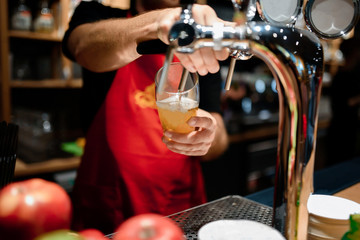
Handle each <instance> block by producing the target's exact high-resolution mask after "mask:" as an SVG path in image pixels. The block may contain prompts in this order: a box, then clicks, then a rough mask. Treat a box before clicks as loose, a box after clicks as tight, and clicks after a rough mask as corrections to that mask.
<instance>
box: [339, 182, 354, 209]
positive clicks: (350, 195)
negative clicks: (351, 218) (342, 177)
mask: <svg viewBox="0 0 360 240" xmlns="http://www.w3.org/2000/svg"><path fill="white" fill-rule="evenodd" d="M334 196H337V197H342V198H346V199H349V200H352V201H354V202H357V203H359V204H360V182H359V183H357V184H354V185H352V186H351V187H348V188H345V189H344V190H342V191H340V192H337V193H335V194H334Z"/></svg>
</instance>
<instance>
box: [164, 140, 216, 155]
mask: <svg viewBox="0 0 360 240" xmlns="http://www.w3.org/2000/svg"><path fill="white" fill-rule="evenodd" d="M162 140H163V142H164V143H165V144H166V146H167V148H168V149H169V150H171V151H173V152H176V153H180V154H184V155H190V156H200V155H204V154H206V153H207V152H208V150H209V148H210V146H211V143H198V144H184V143H178V142H176V141H173V140H168V139H167V138H166V137H163V139H162Z"/></svg>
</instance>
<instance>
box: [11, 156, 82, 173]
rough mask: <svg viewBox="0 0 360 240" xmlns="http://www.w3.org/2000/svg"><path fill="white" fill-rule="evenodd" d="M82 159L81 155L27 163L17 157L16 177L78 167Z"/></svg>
mask: <svg viewBox="0 0 360 240" xmlns="http://www.w3.org/2000/svg"><path fill="white" fill-rule="evenodd" d="M80 161H81V158H80V157H72V158H57V159H51V160H47V161H43V162H38V163H25V162H23V161H21V160H20V159H17V160H16V165H15V173H14V177H15V178H17V177H26V176H31V175H37V174H44V173H52V172H60V171H66V170H71V169H77V168H78V167H79V165H80Z"/></svg>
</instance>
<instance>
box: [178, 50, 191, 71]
mask: <svg viewBox="0 0 360 240" xmlns="http://www.w3.org/2000/svg"><path fill="white" fill-rule="evenodd" d="M175 55H176V57H177V58H178V59H179V60H180V62H181V64H182V65H183V66H184V67H185V68H186V69H187V70H189V71H190V72H192V73H195V72H196V69H195V66H194V64H193V62H192V61H191V59H190V57H189V54H183V53H175Z"/></svg>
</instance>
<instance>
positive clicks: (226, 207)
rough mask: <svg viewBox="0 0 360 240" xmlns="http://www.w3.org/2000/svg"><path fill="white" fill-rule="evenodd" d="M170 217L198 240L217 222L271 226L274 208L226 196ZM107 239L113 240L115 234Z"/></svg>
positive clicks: (193, 238) (186, 234) (237, 197)
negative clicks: (201, 231) (242, 221)
mask: <svg viewBox="0 0 360 240" xmlns="http://www.w3.org/2000/svg"><path fill="white" fill-rule="evenodd" d="M168 217H169V218H171V219H172V220H174V221H175V222H176V223H177V224H178V225H179V226H180V227H181V228H182V229H183V231H184V233H185V236H186V239H187V240H196V239H198V237H197V233H198V231H199V229H200V228H201V227H202V226H203V225H205V224H206V223H209V222H212V221H215V220H221V219H246V220H254V221H257V222H260V223H264V224H266V225H269V226H271V224H272V208H271V207H268V206H265V205H262V204H260V203H257V202H254V201H251V200H249V199H246V198H243V197H240V196H226V197H223V198H220V199H218V200H215V201H212V202H208V203H205V204H202V205H199V206H197V207H194V208H190V209H187V210H184V211H182V212H179V213H175V214H172V215H170V216H168ZM106 237H108V238H110V239H111V238H112V237H113V234H111V235H108V236H106Z"/></svg>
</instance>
